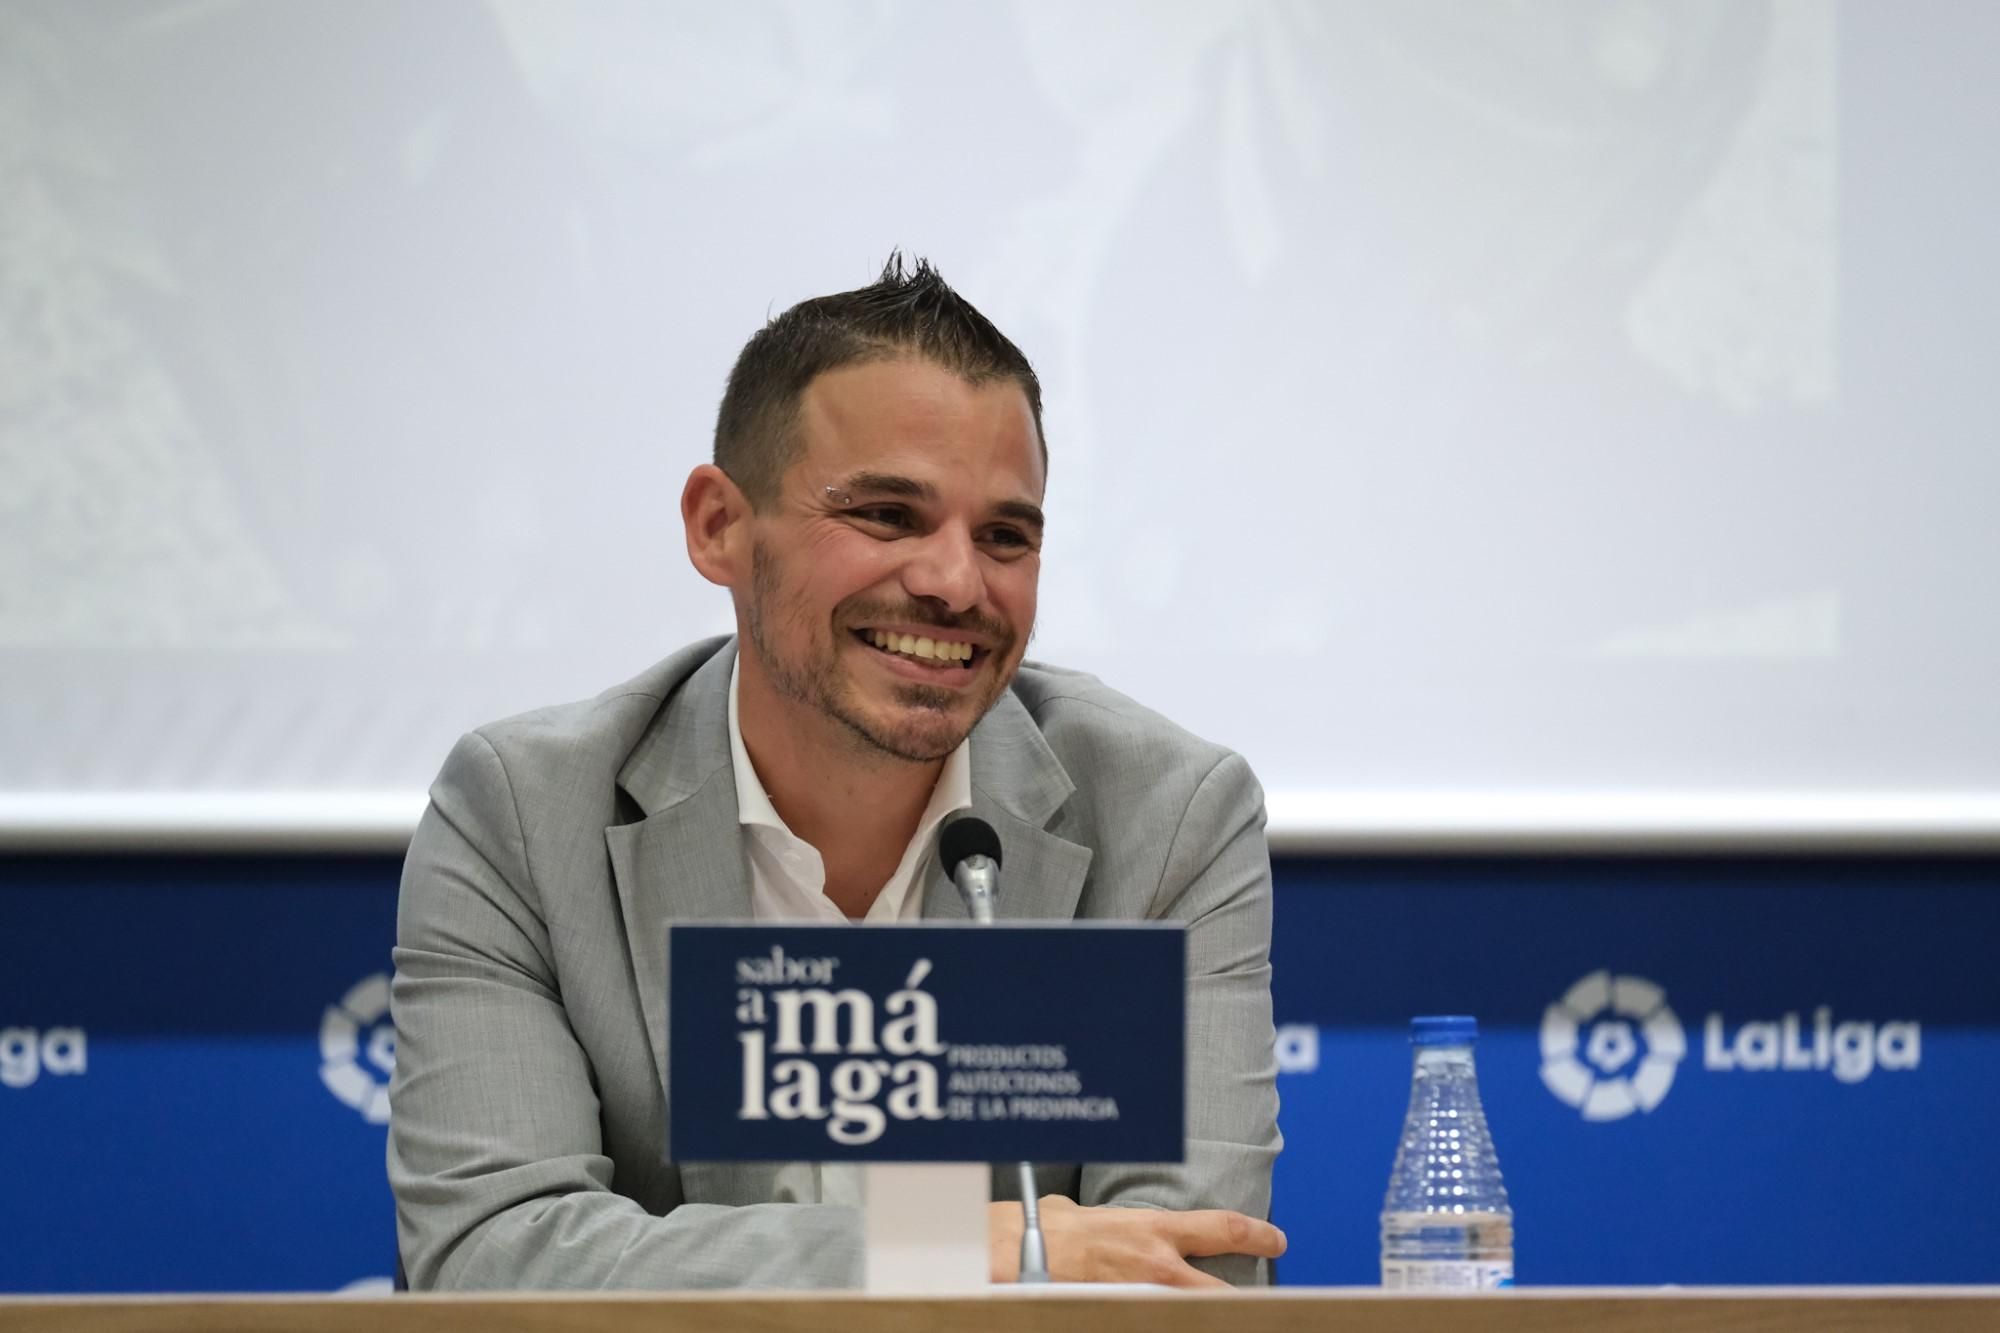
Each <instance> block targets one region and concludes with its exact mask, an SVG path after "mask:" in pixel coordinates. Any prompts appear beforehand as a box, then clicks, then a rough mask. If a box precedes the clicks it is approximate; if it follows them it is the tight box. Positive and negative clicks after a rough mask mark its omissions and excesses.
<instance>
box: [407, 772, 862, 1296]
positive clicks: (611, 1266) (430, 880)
mask: <svg viewBox="0 0 2000 1333" xmlns="http://www.w3.org/2000/svg"><path fill="white" fill-rule="evenodd" d="M395 966H396V975H395V981H394V983H393V985H392V987H391V990H390V1004H391V1012H392V1013H393V1015H394V1019H395V1025H396V1041H397V1051H396V1071H395V1076H394V1079H393V1081H392V1083H391V1086H390V1094H389V1098H390V1108H391V1113H390V1124H389V1148H388V1166H389V1183H390V1186H391V1189H392V1190H393V1192H394V1194H395V1199H396V1226H397V1235H398V1241H399V1245H400V1248H401V1257H402V1260H403V1263H404V1270H405V1272H406V1274H407V1275H408V1278H409V1281H410V1285H411V1287H412V1288H413V1289H416V1290H430V1289H470V1288H565V1289H577V1288H621V1287H622V1288H687V1287H825V1286H858V1285H859V1282H860V1275H861V1246H860V1224H859V1219H858V1217H857V1215H856V1213H855V1210H853V1209H851V1208H843V1207H838V1206H833V1205H819V1204H789V1203H769V1204H756V1205H750V1206H745V1207H724V1206H720V1205H715V1204H681V1205H679V1206H678V1207H674V1208H670V1209H668V1210H667V1211H666V1214H665V1215H664V1216H655V1215H653V1214H651V1213H649V1212H647V1211H646V1210H645V1209H644V1208H642V1207H640V1205H639V1204H638V1203H637V1202H635V1201H634V1200H632V1199H629V1198H627V1197H625V1196H623V1195H621V1194H618V1193H616V1192H615V1191H614V1190H613V1188H612V1184H613V1182H612V1163H611V1159H610V1158H609V1157H608V1156H607V1155H606V1154H605V1152H604V1150H603V1144H602V1142H601V1139H600V1131H599V1124H598V1101H597V1093H596V1085H595V1080H594V1079H593V1075H592V1070H591V1067H590V1062H589V1060H588V1059H587V1057H586V1056H585V1054H584V1051H583V1049H582V1048H581V1046H580V1045H579V1044H578V1041H577V1039H576V1037H575V1035H574V1034H573V1032H572V1031H571V1028H570V1023H569V1020H568V1017H567V1016H566V1014H565V1012H564V1008H563V996H562V988H561V984H560V982H559V979H558V977H557V975H556V972H555V967H554V962H553V953H552V951H551V948H550V943H549V932H548V928H547V925H546V921H545V917H544V915H543V913H542V910H541V907H540V901H539V895H538V893H537V891H536V888H535V885H534V884H533V882H532V878H531V876H530V874H529V870H528V862H527V857H526V848H525V842H524V839H523V835H522V830H521V822H520V819H519V816H518V812H517V810H516V808H515V804H514V796H513V790H512V787H511V786H510V784H509V782H508V777H507V772H506V769H505V766H504V765H503V763H502V761H501V758H500V756H499V754H498V753H497V752H496V751H495V750H494V748H493V746H492V745H491V744H490V743H489V742H488V741H487V740H486V739H485V738H484V737H482V736H480V735H479V734H478V733H474V734H472V735H469V736H467V737H465V738H464V739H463V740H461V741H460V742H459V744H458V746H457V747H456V748H455V749H454V750H453V751H452V754H451V757H450V758H449V759H448V760H446V762H445V766H444V770H443V772H442V773H441V774H440V775H439V778H438V781H437V783H436V784H435V785H434V786H433V787H432V789H431V803H430V807H429V809H428V810H427V811H426V812H425V814H424V816H423V819H422V821H421V822H420V823H419V825H418V828H417V832H416V835H415V837H414V838H413V839H412V841H411V844H410V850H409V855H408V857H407V859H406V861H405V863H404V867H403V881H402V895H401V900H400V904H399V907H398V912H397V922H396V950H395Z"/></svg>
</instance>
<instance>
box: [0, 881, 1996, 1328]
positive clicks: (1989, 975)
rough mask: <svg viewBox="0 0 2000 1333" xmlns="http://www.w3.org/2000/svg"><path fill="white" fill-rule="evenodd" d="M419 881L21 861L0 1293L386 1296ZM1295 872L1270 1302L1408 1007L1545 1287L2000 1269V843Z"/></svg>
mask: <svg viewBox="0 0 2000 1333" xmlns="http://www.w3.org/2000/svg"><path fill="white" fill-rule="evenodd" d="M397 869H398V868H397V864H396V863H395V861H393V860H391V859H388V858H380V857H374V858H335V857H328V858H318V859H306V858H248V857H246V858H222V857H178V858H165V857H163V858H105V857H89V858H85V857H76V858H63V857H36V858H21V857H17V858H11V859H6V860H0V1161H4V1181H3V1182H0V1237H4V1239H5V1243H4V1244H0V1290H7V1291H140V1290H163V1291H175V1290H330V1289H338V1288H343V1287H352V1286H357V1285H358V1286H362V1287H367V1286H370V1285H373V1286H386V1285H387V1280H388V1275H389V1273H390V1272H391V1271H393V1265H394V1262H395V1231H394V1222H393V1218H394V1213H393V1208H392V1204H391V1200H390V1198H389V1191H388V1187H387V1184H386V1182H385V1179H384V1173H383V1149H384V1133H385V1113H386V1097H385V1093H384V1088H385V1086H386V1083H387V1080H388V1075H389V1071H390V1070H391V1069H392V1068H393V1065H394V1061H395V1038H394V1034H393V1032H392V1030H391V1028H390V1026H389V1024H388V1021H387V1013H386V1010H385V1001H386V994H387V992H386V986H387V979H388V973H389V948H390V944H391V941H392V940H393V937H394V923H395V885H396V878H397ZM1277 878H1278V898H1277V934H1276V939H1275V941H1274V946H1273V963H1274V975H1275V983H1274V985H1275V999H1276V1006H1277V1018H1278V1024H1279V1031H1278V1046H1277V1059H1278V1064H1279V1068H1280V1071H1281V1072H1280V1074H1279V1091H1280V1094H1281V1096H1282V1101H1283V1106H1282V1111H1281V1125H1282V1128H1283V1130H1284V1134H1285V1151H1284V1153H1283V1155H1282V1156H1281V1157H1280V1158H1279V1160H1278V1167H1277V1180H1276V1204H1275V1218H1276V1220H1277V1221H1278V1223H1279V1224H1280V1225H1281V1226H1283V1227H1284V1228H1285V1229H1286V1231H1287V1232H1288V1233H1289V1235H1290V1237H1291V1242H1292V1246H1291V1251H1290V1252H1289V1253H1288V1254H1287V1255H1286V1257H1285V1258H1284V1259H1283V1260H1282V1261H1281V1262H1280V1265H1279V1269H1280V1275H1281V1279H1282V1280H1283V1281H1284V1282H1286V1283H1373V1282H1374V1281H1375V1280H1376V1277H1377V1271H1376V1266H1377V1257H1378V1255H1377V1237H1376V1219H1377V1214H1378V1212H1379V1209H1380V1207H1381V1200H1382V1192H1383V1189H1384V1187H1385V1185H1386V1184H1387V1181H1388V1175H1389V1166H1390V1162H1391V1159H1392V1158H1393V1156H1394V1153H1395V1144H1396V1136H1397V1132H1398V1129H1399V1127H1400V1124H1401V1120H1402V1115H1403V1110H1404V1107H1405V1104H1406V1101H1407V1098H1408V1091H1409V1061H1410V1055H1409V1046H1408V1041H1407V1028H1408V1022H1409V1019H1410V1017H1411V1016H1412V1015H1415V1014H1421V1013H1451V1012H1465V1013H1471V1014H1476V1015H1477V1016H1478V1017H1479V1019H1480V1024H1481V1030H1482V1033H1483V1036H1482V1040H1481V1042H1480V1045H1479V1049H1478V1061H1479V1074H1480V1080H1481V1086H1482V1090H1483V1092H1484V1095H1485V1100H1486V1105H1487V1111H1488V1114H1489V1117H1490V1119H1491V1122H1492V1126H1493V1132H1494V1135H1495V1138H1496V1140H1497V1142H1498V1145H1499V1151H1500V1163H1501V1166H1502V1168H1503V1169H1504V1171H1505V1173H1506V1178H1507V1184H1508V1188H1509V1190H1510V1192H1511V1194H1512V1197H1513V1203H1514V1207H1515V1211H1516V1241H1515V1244H1516V1254H1515V1261H1516V1271H1517V1273H1518V1275H1519V1279H1520V1281H1521V1282H1522V1283H1523V1284H1524V1285H1527V1284H1551V1283H1639V1284H1646V1283H1664V1282H1676V1283H1685V1284H1696V1283H1735V1282H1752V1283H1790V1282H1808V1283H1810V1282H1992V1281H1995V1280H1996V1279H2000V1257H1997V1256H1996V1253H1995V1251H1994V1249H1993V1246H1992V1241H1991V1236H1992V1231H1993V1228H1992V1226H1991V1225H1990V1222H1989V1221H1982V1220H1981V1219H1982V1218H1984V1217H1985V1214H1984V1213H1983V1212H1982V1211H1981V1209H1982V1207H1983V1205H1982V1203H1981V1200H1982V1199H1983V1198H1984V1197H1985V1196H1986V1195H1987V1194H1990V1193H1991V1188H1992V1185H1993V1182H1995V1181H1996V1180H2000V1135H1995V1134H1993V1133H1992V1132H1991V1131H1990V1130H1989V1128H1988V1125H1989V1124H1990V1122H1991V1120H1992V1110H1993V1107H1994V1105H1995V1104H1996V1100H2000V975H1997V974H1996V969H1995V968H1994V966H1993V963H1992V959H1991V953H1992V943H1993V941H1994V940H1995V939H1996V938H2000V861H1995V860H1992V859H1980V860H1972V859H1922V858H1909V859H1833V858H1823V859H1811V858H1788V859H1778V858H1772V859H1739V860H1731V859H1720V858H1716V859H1699V858H1695V859H1682V860H1634V859H1540V860H1536V859H1520V860H1492V861H1488V860H1457V861H1454V860H1430V861H1415V860H1411V861H1402V860H1347V861H1313V862H1307V861H1287V862H1280V863H1279V864H1278V866H1277ZM1057 933H1062V932H1057ZM731 957H732V959H733V958H734V955H731ZM1065 970H1066V969H1065ZM1044 975H1046V974H1045V973H1042V972H1035V973H1030V974H1026V976H1025V977H1010V978H1009V984H1011V985H1015V986H1016V988H1017V989H1019V990H1021V991H1023V992H1028V993H1033V992H1035V991H1036V990H1037V988H1038V986H1039V985H1040V984H1041V978H1042V977H1043V976H1044ZM906 977H907V973H905V975H904V976H899V977H896V978H895V979H894V983H893V985H892V986H891V989H892V990H893V989H894V988H895V987H896V986H900V985H901V984H902V983H903V981H904V980H905V979H906ZM936 984H937V985H938V986H943V985H944V984H945V982H944V972H943V968H942V965H940V966H939V968H938V969H937V982H936ZM1122 993H1123V992H1122V991H1121V990H1120V988H1119V983H1118V982H1117V981H1116V980H1115V979H1113V980H1102V981H1100V983H1099V990H1098V992H1097V995H1098V997H1099V998H1098V999H1097V1000H1096V1001H1095V1003H1096V1005H1097V1007H1100V1008H1108V1007H1111V1006H1112V1005H1113V1004H1115V1003H1116V1001H1117V998H1118V997H1119V996H1120V995H1122ZM937 994H939V996H940V997H942V995H943V991H942V990H939V991H937ZM733 996H734V992H733V989H732V991H731V997H732V999H733ZM953 1003H956V1002H953ZM954 1012H955V1011H954V1009H953V1008H952V1007H951V1005H950V1004H945V1003H943V1002H942V1001H941V1005H940V1014H941V1024H942V1030H943V1031H944V1032H945V1034H946V1036H945V1039H946V1040H948V1041H954V1040H965V1039H967V1038H965V1037H963V1036H961V1035H960V1034H959V1033H957V1032H956V1031H955V1030H954V1029H953V1028H952V1027H951V1024H952V1023H953V1021H954V1019H953V1017H952V1015H953V1014H954ZM732 1040H733V1038H732ZM737 1063H740V1055H739V1054H738V1053H736V1052H732V1064H731V1066H730V1075H729V1076H728V1077H726V1078H724V1079H722V1080H720V1081H721V1082H723V1083H726V1084H730V1085H732V1086H733V1085H734V1084H735V1082H736V1072H737V1068H736V1067H737ZM822 1132H823V1131H822ZM1120 1159H1121V1160H1124V1154H1123V1153H1121V1154H1120Z"/></svg>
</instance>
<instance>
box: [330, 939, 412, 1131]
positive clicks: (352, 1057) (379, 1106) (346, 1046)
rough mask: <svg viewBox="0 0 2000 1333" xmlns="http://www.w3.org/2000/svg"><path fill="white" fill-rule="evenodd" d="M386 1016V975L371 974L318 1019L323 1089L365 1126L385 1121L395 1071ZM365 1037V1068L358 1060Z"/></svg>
mask: <svg viewBox="0 0 2000 1333" xmlns="http://www.w3.org/2000/svg"><path fill="white" fill-rule="evenodd" d="M388 1018H389V976H388V974H387V973H385V972H377V973H376V974H375V975H374V976H372V977H364V978H362V980H360V981H359V982H356V983H355V986H354V989H352V990H350V991H348V992H347V994H345V995H343V996H342V997H341V999H340V1003H339V1004H330V1005H328V1006H327V1007H326V1013H325V1014H324V1015H322V1016H321V1018H320V1020H319V1058H320V1067H319V1077H320V1082H322V1083H324V1084H326V1087H327V1091H329V1092H331V1093H332V1094H333V1095H334V1096H336V1097H338V1098H340V1100H342V1101H343V1102H346V1103H347V1104H348V1105H349V1106H351V1107H353V1108H354V1109H355V1110H357V1111H359V1112H361V1114H362V1115H363V1116H365V1117H366V1118H367V1120H368V1123H369V1124H371V1125H386V1124H388V1123H389V1075H391V1074H393V1073H395V1072H396V1029H395V1028H394V1027H393V1026H392V1025H391V1024H390V1023H389V1022H388ZM364 1033H365V1034H366V1038H365V1039H366V1043H367V1045H366V1049H367V1064H363V1063H362V1061H361V1056H362V1050H363V1040H364V1038H363V1034H364Z"/></svg>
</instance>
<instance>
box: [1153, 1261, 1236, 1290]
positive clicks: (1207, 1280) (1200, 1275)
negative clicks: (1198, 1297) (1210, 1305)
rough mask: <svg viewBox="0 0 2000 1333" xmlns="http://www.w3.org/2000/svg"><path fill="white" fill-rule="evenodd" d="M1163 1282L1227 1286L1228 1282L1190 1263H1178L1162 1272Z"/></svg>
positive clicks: (1177, 1284)
mask: <svg viewBox="0 0 2000 1333" xmlns="http://www.w3.org/2000/svg"><path fill="white" fill-rule="evenodd" d="M1162 1276H1163V1279H1164V1283H1165V1285H1166V1286H1169V1287H1227V1286H1228V1285H1229V1284H1228V1283H1227V1282H1224V1281H1223V1280H1222V1279H1221V1278H1219V1277H1216V1276H1215V1275H1214V1274H1212V1273H1204V1272H1202V1271H1201V1270H1200V1269H1199V1268H1196V1267H1195V1266H1194V1265H1192V1264H1180V1265H1177V1266H1176V1267H1175V1268H1173V1269H1172V1270H1170V1271H1168V1272H1167V1273H1165V1274H1163V1275H1162Z"/></svg>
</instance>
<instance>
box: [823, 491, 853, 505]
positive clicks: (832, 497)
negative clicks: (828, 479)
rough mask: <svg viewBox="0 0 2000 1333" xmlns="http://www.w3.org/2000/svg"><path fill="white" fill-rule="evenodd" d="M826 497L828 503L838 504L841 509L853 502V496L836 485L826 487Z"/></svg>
mask: <svg viewBox="0 0 2000 1333" xmlns="http://www.w3.org/2000/svg"><path fill="white" fill-rule="evenodd" d="M826 498H827V500H828V501H829V502H830V503H832V504H836V505H839V506H840V507H841V508H842V509H845V508H846V507H847V506H849V505H851V504H853V503H854V497H853V496H851V495H849V494H848V493H847V492H846V491H843V490H842V489H840V487H838V486H829V487H827V488H826Z"/></svg>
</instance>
